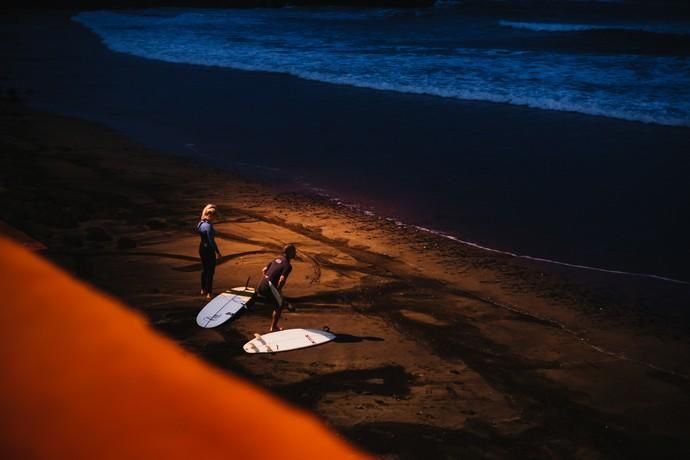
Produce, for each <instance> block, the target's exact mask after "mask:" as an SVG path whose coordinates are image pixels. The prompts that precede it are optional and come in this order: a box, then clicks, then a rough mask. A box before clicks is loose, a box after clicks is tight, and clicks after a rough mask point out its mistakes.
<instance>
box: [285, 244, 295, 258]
mask: <svg viewBox="0 0 690 460" xmlns="http://www.w3.org/2000/svg"><path fill="white" fill-rule="evenodd" d="M283 254H285V257H287V258H288V259H292V258H293V257H295V256H296V255H297V248H296V247H295V245H294V244H292V243H290V244H286V245H285V247H284V248H283Z"/></svg>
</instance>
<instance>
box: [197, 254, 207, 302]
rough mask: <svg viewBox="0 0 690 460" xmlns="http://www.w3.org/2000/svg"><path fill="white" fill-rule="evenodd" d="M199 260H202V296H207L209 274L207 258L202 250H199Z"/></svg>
mask: <svg viewBox="0 0 690 460" xmlns="http://www.w3.org/2000/svg"><path fill="white" fill-rule="evenodd" d="M199 258H200V259H201V295H206V292H207V291H206V284H207V283H206V277H207V276H208V272H207V271H206V256H205V255H204V251H203V250H202V249H199Z"/></svg>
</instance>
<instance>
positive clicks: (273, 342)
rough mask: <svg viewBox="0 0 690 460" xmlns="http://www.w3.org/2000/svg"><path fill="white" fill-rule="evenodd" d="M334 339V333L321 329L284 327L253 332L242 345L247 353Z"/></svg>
mask: <svg viewBox="0 0 690 460" xmlns="http://www.w3.org/2000/svg"><path fill="white" fill-rule="evenodd" d="M333 339H335V334H332V333H331V332H328V331H324V330H321V329H301V328H300V329H286V330H284V331H277V332H271V333H269V334H263V335H262V334H254V338H253V339H252V340H250V341H249V342H247V343H246V344H245V345H244V351H246V352H247V353H277V352H280V351H289V350H297V349H299V348H307V347H313V346H316V345H321V344H322V343H327V342H330V341H331V340H333Z"/></svg>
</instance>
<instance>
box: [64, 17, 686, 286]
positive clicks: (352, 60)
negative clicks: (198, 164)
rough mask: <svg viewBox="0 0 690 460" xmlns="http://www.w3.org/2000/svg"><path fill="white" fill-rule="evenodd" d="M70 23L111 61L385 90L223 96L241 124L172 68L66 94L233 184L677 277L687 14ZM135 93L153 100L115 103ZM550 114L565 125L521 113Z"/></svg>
mask: <svg viewBox="0 0 690 460" xmlns="http://www.w3.org/2000/svg"><path fill="white" fill-rule="evenodd" d="M74 19H75V20H76V21H77V22H79V23H81V24H83V25H85V26H86V27H88V28H89V29H91V30H92V31H94V32H95V33H96V34H97V35H98V36H99V37H100V38H101V39H102V41H103V43H105V45H106V46H107V47H108V48H110V49H111V50H114V51H117V52H119V53H126V54H129V55H134V56H137V57H141V58H144V59H147V60H160V61H165V62H170V63H181V64H195V65H200V66H202V67H201V68H202V69H203V68H204V67H208V69H213V68H231V69H239V70H248V71H260V72H267V73H271V74H273V73H278V74H288V75H292V76H295V77H298V78H299V79H304V80H312V81H318V82H324V83H328V84H337V85H342V86H344V87H363V88H371V89H373V90H385V92H384V93H381V94H385V95H392V96H390V97H382V96H378V95H377V96H376V97H373V96H372V98H371V100H372V101H378V102H384V101H388V102H386V103H385V104H381V105H380V106H379V105H370V103H369V102H368V100H369V99H370V98H369V97H368V96H366V95H367V94H369V93H367V92H362V91H358V90H354V89H353V91H354V92H351V93H352V97H353V99H352V102H351V100H350V99H347V96H343V94H349V93H348V92H347V91H338V92H333V91H327V90H321V89H317V88H320V86H318V85H316V86H315V87H314V89H313V90H309V91H310V93H309V94H310V95H312V96H307V97H306V98H305V99H304V100H301V101H297V100H296V99H295V97H293V96H292V95H290V94H287V93H286V94H283V93H282V92H281V91H282V87H283V86H284V87H285V88H286V91H288V90H287V88H295V87H296V86H299V85H293V84H292V83H289V82H284V83H283V80H280V81H281V83H280V84H279V85H277V86H273V87H271V88H264V91H262V90H261V88H260V87H257V88H253V87H251V88H246V89H245V91H246V90H247V89H249V90H251V91H258V92H257V93H256V94H254V95H253V96H251V97H249V99H252V98H253V99H255V100H256V106H255V107H254V106H253V105H252V104H249V105H242V108H239V106H237V107H236V106H234V105H233V106H232V110H237V111H239V113H241V114H242V115H241V116H242V117H243V121H242V123H234V122H233V121H232V120H231V119H228V114H227V113H225V112H224V105H225V104H226V101H223V100H220V99H222V98H224V97H225V98H227V101H232V102H229V103H231V104H244V103H243V102H242V101H243V100H244V99H243V98H244V97H245V95H243V96H242V97H239V96H238V95H237V94H236V91H241V90H240V89H239V88H237V89H236V88H231V87H228V88H222V87H220V86H215V87H214V88H213V89H211V90H210V91H211V98H212V100H209V99H207V98H206V96H204V90H202V89H200V88H197V87H196V83H195V82H194V81H192V80H189V81H185V80H180V77H179V76H177V75H172V76H171V77H170V81H168V82H166V83H165V84H164V85H162V87H164V88H168V90H169V88H170V86H171V85H172V86H174V87H176V88H178V89H177V90H172V91H170V93H169V94H159V93H160V91H159V90H158V89H156V87H155V86H151V85H152V84H153V85H155V82H153V83H151V82H148V83H144V82H139V84H140V85H142V88H143V89H137V90H135V89H133V88H134V86H135V85H136V84H137V75H123V74H122V72H116V73H114V74H112V75H111V73H110V72H109V71H108V70H107V69H98V72H99V75H102V77H99V78H104V79H105V80H104V81H106V82H107V84H106V86H105V87H107V88H110V90H109V91H112V92H113V94H117V91H123V92H122V97H121V98H117V97H115V96H113V97H110V98H109V99H108V98H107V97H105V96H104V95H103V93H102V92H101V91H100V90H99V91H95V90H94V92H93V94H91V95H90V96H88V97H87V98H85V99H84V101H83V102H81V104H82V106H81V107H77V105H78V104H80V103H79V102H78V98H72V99H71V98H69V97H65V98H63V100H62V101H61V103H60V104H61V105H62V107H65V106H66V105H69V104H72V105H74V106H75V108H74V109H73V110H72V111H71V113H73V114H79V115H81V114H86V115H87V116H90V117H93V118H95V119H97V120H102V121H105V122H106V123H111V124H112V126H114V127H116V128H117V129H122V130H124V131H126V132H128V133H129V134H133V135H134V136H135V137H136V136H140V137H141V138H142V139H144V140H150V139H166V141H167V142H169V144H170V145H173V144H175V143H177V145H179V149H180V150H184V151H186V152H187V153H188V154H190V155H193V156H199V157H203V158H204V159H205V160H208V159H212V160H214V161H216V160H217V161H218V163H219V164H225V165H229V166H230V167H233V168H235V169H239V170H241V171H242V172H244V173H246V174H249V175H254V176H260V177H268V178H269V179H271V178H275V177H285V176H287V177H291V178H294V180H296V181H297V182H298V183H299V184H301V185H300V186H303V187H305V188H307V189H308V190H310V191H312V192H316V193H319V194H322V195H325V196H328V197H331V198H332V199H333V200H334V201H335V202H338V203H340V204H342V205H346V206H355V207H359V208H360V209H362V210H363V211H364V212H367V213H373V214H376V215H379V216H382V217H386V218H389V219H391V220H394V221H399V222H401V223H405V224H410V225H415V226H417V227H418V228H420V229H423V230H425V231H431V232H435V233H438V234H441V235H444V236H446V237H447V238H449V239H453V240H457V241H461V242H463V243H464V244H470V245H476V246H479V247H483V248H485V249H487V250H488V251H498V252H502V253H505V254H511V255H514V256H516V257H525V258H528V259H535V260H540V261H544V262H546V263H554V264H565V265H570V266H573V267H577V268H578V269H583V270H603V271H609V272H612V273H615V274H617V275H616V276H618V275H621V276H643V277H646V278H653V279H658V280H662V281H665V282H666V281H669V282H681V283H685V284H687V283H688V282H689V281H690V268H689V267H688V266H687V263H686V261H687V259H688V257H690V244H689V243H688V241H687V235H688V234H690V186H688V181H687V177H688V176H690V168H689V167H688V165H690V160H689V159H687V153H686V152H685V150H687V149H684V147H683V146H680V147H679V144H682V143H683V142H684V140H683V139H686V140H687V141H688V142H687V143H688V145H690V134H689V133H690V130H689V129H688V127H689V126H690V22H689V21H687V20H684V19H679V18H675V17H671V18H661V19H660V18H659V17H658V16H653V17H651V16H650V17H649V18H647V17H644V16H642V17H635V18H634V19H633V18H632V16H631V15H624V17H620V18H619V17H615V16H611V15H606V16H601V15H587V14H579V15H577V16H576V17H575V16H573V18H572V19H570V20H566V19H565V18H564V17H563V15H561V16H559V17H558V18H557V19H556V18H554V17H553V16H543V17H540V16H538V15H532V16H530V17H525V16H524V15H522V16H520V17H511V16H510V15H508V14H502V13H501V14H495V12H482V13H481V14H476V12H475V13H473V14H468V13H467V11H466V10H464V9H462V8H456V7H455V6H454V4H453V3H450V4H449V5H446V4H445V3H443V4H441V5H439V7H437V8H430V9H419V10H417V9H344V8H319V9H307V8H283V9H248V10H194V9H191V10H190V9H154V10H131V11H117V12H115V11H92V12H83V13H80V14H78V15H77V16H76V17H75V18H74ZM189 72H190V73H189V74H187V73H185V75H190V76H191V77H192V78H193V75H196V74H194V73H193V72H192V71H191V70H190V71H189ZM219 75H222V74H219ZM248 75H252V74H248ZM267 75H268V74H267ZM142 77H145V76H142ZM218 78H222V77H220V76H219V77H218ZM124 80H126V81H124ZM204 81H206V80H204ZM214 81H217V79H214ZM262 81H266V80H262ZM270 81H271V82H273V83H271V84H275V82H276V81H277V80H275V79H273V80H270ZM216 84H218V83H216ZM221 84H222V83H221ZM146 85H149V86H151V87H149V86H146ZM145 88H149V89H145ZM300 88H303V86H300ZM63 91H64V95H65V96H68V95H69V94H70V92H71V91H72V89H71V88H66V89H64V90H63ZM82 91H83V90H82ZM132 91H134V92H136V93H137V94H139V93H142V92H144V93H143V94H140V97H141V99H142V100H143V101H148V103H150V104H151V106H150V107H148V106H143V107H130V106H129V105H128V104H131V102H130V103H128V102H127V101H128V98H131V97H132V96H131V94H132ZM147 91H148V93H146V92H147ZM300 91H301V89H300ZM77 93H78V92H77ZM264 93H265V94H264ZM191 94H194V96H191ZM377 94H378V93H377ZM396 94H402V95H407V94H424V95H430V96H438V97H432V98H418V97H416V96H402V97H397V96H396V97H393V96H395V95H396ZM82 97H83V96H82ZM100 98H105V99H104V101H103V102H99V101H98V99H100ZM205 98H206V99H205ZM312 98H313V100H312ZM343 98H346V99H343ZM114 99H117V100H114ZM317 99H318V100H317ZM176 100H178V102H175V101H176ZM75 101H77V102H75ZM156 101H158V102H156ZM161 101H163V102H161ZM324 101H327V102H324ZM439 101H440V102H439ZM456 101H485V102H489V103H500V104H501V105H500V106H499V105H496V107H500V110H499V109H497V110H496V111H491V112H490V113H492V114H493V115H492V116H494V115H495V116H497V117H498V118H497V119H496V120H494V119H491V120H484V121H480V122H477V123H474V122H473V123H468V121H467V117H468V113H470V111H471V110H472V109H471V105H470V106H468V105H467V104H465V103H464V102H456ZM274 102H275V105H273V103H274ZM446 102H449V103H446ZM504 104H508V105H512V106H516V109H515V110H516V111H504V110H503V109H502V107H504ZM485 105H486V104H485ZM161 106H162V107H165V108H164V109H160V107H161ZM324 106H326V108H324ZM389 107H394V108H395V109H393V112H395V113H392V112H391V109H390V108H389ZM518 107H530V108H533V109H536V110H534V111H532V110H523V109H518ZM507 112H510V114H508V113H507ZM558 112H568V113H575V114H576V115H573V116H568V117H566V116H565V115H564V116H562V117H551V116H537V115H538V114H547V115H548V114H552V113H558ZM233 113H234V112H233ZM358 113H362V117H359V116H358ZM482 113H488V112H483V111H480V112H479V113H478V116H481V114H482ZM535 113H536V114H537V115H534V114H535ZM577 114H585V115H595V116H599V117H605V118H604V119H601V122H598V121H597V120H600V119H599V118H594V117H581V116H579V115H577ZM571 115H572V114H571ZM469 116H472V115H469ZM523 116H524V117H525V118H524V119H523V118H522V117H523ZM531 117H535V123H534V124H532V123H531V122H530V120H531V119H532V118H531ZM564 117H565V118H564ZM615 119H619V120H627V121H630V122H632V123H613V122H610V121H611V120H615ZM361 120H365V121H361ZM367 120H368V121H367ZM565 120H570V121H565ZM370 121H374V122H377V124H375V125H373V126H372V125H367V124H366V123H369V122H370ZM567 123H573V124H572V128H571V127H570V125H568V124H567ZM128 127H129V128H128ZM549 127H550V128H549ZM550 129H552V130H553V132H550ZM579 129H583V131H582V132H579V131H578V130H579ZM609 129H611V130H612V131H611V132H609V131H608V130H609ZM540 130H542V131H540ZM151 133H154V134H151ZM664 133H665V134H664ZM631 134H634V136H632V140H630V139H628V137H630V135H631ZM666 135H668V139H666ZM670 139H672V140H670ZM679 139H680V140H679ZM154 143H155V142H154ZM154 146H155V145H154ZM271 180H272V179H271Z"/></svg>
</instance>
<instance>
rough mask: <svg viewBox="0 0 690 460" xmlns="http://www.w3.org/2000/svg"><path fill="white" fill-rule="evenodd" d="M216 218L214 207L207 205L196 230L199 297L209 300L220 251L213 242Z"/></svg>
mask: <svg viewBox="0 0 690 460" xmlns="http://www.w3.org/2000/svg"><path fill="white" fill-rule="evenodd" d="M215 217H216V205H215V204H207V205H206V206H205V207H204V209H203V211H201V221H200V222H199V223H198V224H197V226H196V228H197V231H198V232H199V237H200V238H201V241H200V242H199V257H201V295H202V296H203V295H205V296H206V298H207V299H210V298H211V297H212V294H213V275H214V273H215V271H216V256H217V257H220V250H219V249H218V245H217V244H216V240H215V234H216V232H215V230H214V229H213V220H214V219H215Z"/></svg>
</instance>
